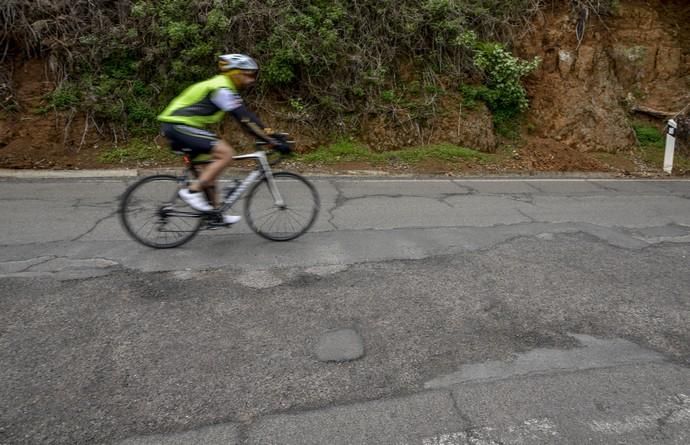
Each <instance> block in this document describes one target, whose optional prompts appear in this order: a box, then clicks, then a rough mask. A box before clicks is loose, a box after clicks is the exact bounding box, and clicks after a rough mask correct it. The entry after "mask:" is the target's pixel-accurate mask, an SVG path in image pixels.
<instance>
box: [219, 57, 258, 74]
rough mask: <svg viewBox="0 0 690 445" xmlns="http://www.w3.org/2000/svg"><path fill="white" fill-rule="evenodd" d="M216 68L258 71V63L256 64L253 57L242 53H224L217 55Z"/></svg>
mask: <svg viewBox="0 0 690 445" xmlns="http://www.w3.org/2000/svg"><path fill="white" fill-rule="evenodd" d="M218 68H219V69H220V70H221V71H230V70H244V71H258V70H259V64H257V63H256V61H255V60H254V59H252V58H251V57H249V56H245V55H244V54H224V55H222V56H219V57H218Z"/></svg>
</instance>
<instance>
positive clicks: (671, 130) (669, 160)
mask: <svg viewBox="0 0 690 445" xmlns="http://www.w3.org/2000/svg"><path fill="white" fill-rule="evenodd" d="M667 128H668V130H667V131H666V152H665V153H664V171H665V172H666V173H668V174H669V175H670V174H671V172H672V171H673V155H674V153H675V151H676V130H677V129H678V124H677V123H676V121H674V120H673V119H671V120H670V121H668V127H667Z"/></svg>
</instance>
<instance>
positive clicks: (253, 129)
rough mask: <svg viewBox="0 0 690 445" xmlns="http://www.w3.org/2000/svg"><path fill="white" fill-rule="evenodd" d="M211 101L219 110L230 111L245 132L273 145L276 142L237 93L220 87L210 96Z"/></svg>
mask: <svg viewBox="0 0 690 445" xmlns="http://www.w3.org/2000/svg"><path fill="white" fill-rule="evenodd" d="M211 101H213V103H214V104H215V105H216V106H217V107H218V108H220V109H221V110H223V111H226V112H228V113H230V115H231V116H232V117H234V118H235V119H236V120H237V122H239V123H240V125H242V128H243V129H244V130H245V131H246V132H247V133H249V134H251V135H253V136H254V137H256V138H257V139H261V140H262V141H264V142H266V143H268V144H271V145H274V144H275V143H276V141H275V140H274V139H273V138H272V137H271V136H269V135H268V131H270V129H268V128H267V127H266V126H265V125H264V124H263V122H261V120H260V119H259V118H258V116H256V115H255V114H254V113H252V112H251V111H249V110H248V109H247V107H245V106H244V103H243V102H242V98H241V97H240V95H239V94H237V93H234V92H232V91H230V90H229V89H227V88H221V89H219V90H218V91H216V92H215V94H214V95H213V96H211ZM267 130H268V131H267Z"/></svg>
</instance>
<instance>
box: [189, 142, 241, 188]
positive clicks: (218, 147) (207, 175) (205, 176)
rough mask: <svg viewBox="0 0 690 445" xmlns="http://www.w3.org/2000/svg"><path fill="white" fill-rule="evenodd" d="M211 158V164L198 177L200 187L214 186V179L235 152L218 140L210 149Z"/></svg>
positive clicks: (225, 143) (229, 161) (230, 160)
mask: <svg viewBox="0 0 690 445" xmlns="http://www.w3.org/2000/svg"><path fill="white" fill-rule="evenodd" d="M211 156H213V162H211V163H210V164H209V165H207V166H206V167H205V168H204V170H203V171H202V172H201V175H200V176H199V186H200V187H211V186H214V185H215V183H216V178H218V176H219V175H220V174H221V173H222V172H223V170H224V169H225V167H227V166H228V165H229V164H230V163H231V162H232V157H233V156H235V150H233V149H232V147H231V146H230V144H228V143H227V142H225V141H224V140H222V139H218V140H217V141H216V143H215V145H214V146H213V148H212V149H211ZM190 189H191V187H190ZM199 190H200V189H199Z"/></svg>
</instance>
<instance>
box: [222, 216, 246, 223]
mask: <svg viewBox="0 0 690 445" xmlns="http://www.w3.org/2000/svg"><path fill="white" fill-rule="evenodd" d="M241 219H242V217H241V216H237V215H223V223H224V224H235V223H238V222H240V220H241Z"/></svg>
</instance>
